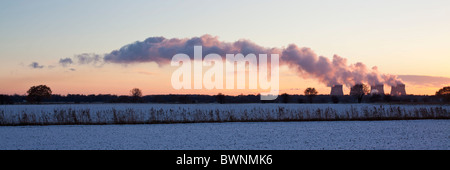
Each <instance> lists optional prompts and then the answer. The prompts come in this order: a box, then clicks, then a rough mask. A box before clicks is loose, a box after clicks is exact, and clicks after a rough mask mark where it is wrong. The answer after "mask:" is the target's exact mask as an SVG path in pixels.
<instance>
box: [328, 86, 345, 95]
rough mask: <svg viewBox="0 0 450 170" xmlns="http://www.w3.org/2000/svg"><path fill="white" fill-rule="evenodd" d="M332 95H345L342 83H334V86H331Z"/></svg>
mask: <svg viewBox="0 0 450 170" xmlns="http://www.w3.org/2000/svg"><path fill="white" fill-rule="evenodd" d="M330 95H332V96H343V95H344V91H342V84H337V85H333V87H331V93H330Z"/></svg>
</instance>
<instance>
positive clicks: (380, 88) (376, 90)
mask: <svg viewBox="0 0 450 170" xmlns="http://www.w3.org/2000/svg"><path fill="white" fill-rule="evenodd" d="M370 94H381V95H384V85H383V84H377V85H375V86H370Z"/></svg>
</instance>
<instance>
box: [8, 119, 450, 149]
mask: <svg viewBox="0 0 450 170" xmlns="http://www.w3.org/2000/svg"><path fill="white" fill-rule="evenodd" d="M0 149H1V150H4V149H152V150H165V149H182V150H183V149H195V150H196V149H199V150H201V149H225V150H228V149H239V150H241V149H263V150H264V149H274V150H277V149H444V150H449V149H450V120H390V121H307V122H228V123H188V124H141V125H52V126H0Z"/></svg>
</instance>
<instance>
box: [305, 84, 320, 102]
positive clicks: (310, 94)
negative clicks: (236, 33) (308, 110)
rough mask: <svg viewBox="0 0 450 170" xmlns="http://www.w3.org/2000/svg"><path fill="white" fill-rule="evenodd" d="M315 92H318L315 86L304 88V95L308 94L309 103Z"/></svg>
mask: <svg viewBox="0 0 450 170" xmlns="http://www.w3.org/2000/svg"><path fill="white" fill-rule="evenodd" d="M317 93H319V92H317V90H316V89H315V88H312V87H308V88H306V90H305V96H308V99H309V103H312V101H313V98H314V96H316V95H317Z"/></svg>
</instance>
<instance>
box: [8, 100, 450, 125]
mask: <svg viewBox="0 0 450 170" xmlns="http://www.w3.org/2000/svg"><path fill="white" fill-rule="evenodd" d="M449 118H450V115H449V111H448V110H447V109H445V108H443V107H442V106H431V107H415V108H414V109H405V107H403V106H384V105H379V106H364V107H358V108H357V107H353V106H352V107H350V108H349V109H344V110H343V109H340V110H338V109H335V108H332V107H323V108H313V109H297V108H288V107H283V106H277V107H273V108H258V107H255V108H249V109H247V108H245V109H241V110H220V109H217V108H216V109H214V108H211V109H186V108H181V107H180V108H173V109H166V110H164V109H156V108H150V109H149V110H145V111H143V110H138V109H133V108H127V109H124V110H117V109H114V108H112V109H104V110H97V111H95V112H93V111H91V110H90V109H73V108H58V109H54V110H53V111H52V112H44V111H41V112H40V113H27V112H26V111H25V110H22V111H20V112H19V113H18V114H7V113H5V110H2V109H0V125H1V126H18V125H19V126H20V125H103V124H157V123H159V124H162V123H203V122H271V121H351V120H409V119H449Z"/></svg>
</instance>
